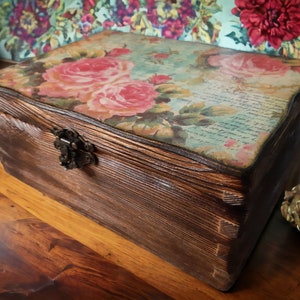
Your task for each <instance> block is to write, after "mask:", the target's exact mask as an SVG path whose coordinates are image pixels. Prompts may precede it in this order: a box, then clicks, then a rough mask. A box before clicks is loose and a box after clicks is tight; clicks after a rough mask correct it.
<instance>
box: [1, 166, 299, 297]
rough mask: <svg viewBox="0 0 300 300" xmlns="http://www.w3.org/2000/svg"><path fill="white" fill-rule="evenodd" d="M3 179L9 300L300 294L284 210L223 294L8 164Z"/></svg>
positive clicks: (4, 293) (4, 275) (294, 243)
mask: <svg viewBox="0 0 300 300" xmlns="http://www.w3.org/2000/svg"><path fill="white" fill-rule="evenodd" d="M0 179H1V185H0V193H1V194H0V248H1V252H0V253H1V256H0V264H1V270H2V272H1V273H0V290H1V292H0V299H1V300H8V299H16V300H17V299H18V300H19V299H30V300H33V299H45V300H47V299H49V300H50V299H51V300H52V299H58V300H60V299H65V300H67V299H68V300H69V299H72V300H76V299H83V298H84V299H87V300H88V299H98V298H99V299H100V298H101V299H103V300H107V299H124V297H125V296H129V297H131V298H129V299H168V297H171V298H172V299H178V300H179V299H180V300H195V299H203V300H206V299H220V300H222V299H223V300H231V299H232V300H239V299H243V300H248V299H249V300H252V299H290V300H296V299H299V297H300V284H299V276H298V274H299V272H300V256H299V255H298V252H299V251H298V249H299V247H300V239H299V232H297V231H296V230H295V229H294V228H292V227H291V226H290V225H289V224H288V223H286V222H285V221H284V220H283V218H282V217H281V216H280V209H279V207H277V208H276V211H275V214H274V215H273V216H272V219H271V222H270V223H269V224H268V226H267V228H266V230H265V232H264V234H263V236H262V238H261V240H260V242H259V244H258V246H257V248H256V249H255V251H254V253H253V255H252V257H251V259H250V261H249V263H248V265H247V266H246V268H245V270H244V272H243V274H242V276H241V278H240V279H239V280H238V282H237V283H236V285H235V286H234V288H233V289H232V290H231V291H230V292H228V293H222V292H218V291H216V290H215V289H213V288H211V287H209V286H207V285H206V284H204V283H203V282H201V281H199V280H197V279H195V278H193V277H191V276H189V275H188V274H185V273H183V272H181V271H180V270H178V269H176V268H175V267H174V266H172V265H170V264H168V263H166V262H164V261H162V260H160V259H159V258H158V257H156V256H154V255H152V254H151V253H149V252H147V251H145V250H143V249H141V248H139V247H138V246H136V245H134V244H131V243H130V242H128V240H125V239H123V238H122V237H120V236H118V235H116V234H114V233H112V232H110V231H109V230H107V229H105V228H103V227H102V226H100V225H97V224H96V223H94V222H92V221H91V220H90V219H88V218H85V217H83V216H81V215H79V214H77V213H76V212H74V211H73V210H70V209H69V208H68V207H66V206H64V205H61V204H59V203H58V202H57V201H54V200H52V199H50V198H48V197H46V196H44V195H42V194H41V193H40V192H38V191H36V190H34V189H33V188H31V187H29V186H27V185H25V184H24V183H22V182H20V181H18V180H17V179H16V178H14V177H12V176H10V175H8V174H7V173H5V172H4V170H3V169H2V167H1V166H0ZM4 195H6V196H4ZM24 208H25V209H26V210H24ZM28 211H30V213H29V212H28ZM36 217H38V218H36ZM41 220H42V221H41ZM49 224H51V225H52V226H53V227H54V228H56V229H59V231H58V230H55V229H54V228H53V227H52V226H50V225H49ZM63 233H65V234H67V235H65V234H63ZM79 242H81V243H82V244H81V243H79ZM83 244H84V245H85V246H83ZM91 249H93V250H91ZM135 258H136V259H135ZM117 265H119V267H117ZM3 270H6V272H4V271H3ZM126 270H127V271H126ZM49 282H50V284H49V285H44V283H49ZM133 286H134V289H132V287H133ZM124 290H125V291H124ZM158 291H160V292H161V293H159V292H158ZM22 295H23V296H22ZM125 299H126V298H125Z"/></svg>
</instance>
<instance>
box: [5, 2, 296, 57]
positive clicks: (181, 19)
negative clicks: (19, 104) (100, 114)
mask: <svg viewBox="0 0 300 300" xmlns="http://www.w3.org/2000/svg"><path fill="white" fill-rule="evenodd" d="M104 29H112V30H119V31H125V32H135V33H141V34H145V35H149V36H156V37H164V38H169V39H178V40H186V41H198V42H204V43H208V44H217V45H220V46H222V47H228V48H233V49H239V50H245V51H257V52H262V53H268V54H274V55H281V56H286V57H293V58H300V52H299V50H300V1H299V0H268V1H266V0H251V1H250V0H235V1H234V0H165V1H159V0H82V1H80V0H0V58H5V59H12V60H16V61H20V60H23V59H26V58H28V57H32V56H35V55H37V54H41V53H44V52H48V51H50V50H52V49H54V48H57V47H60V46H62V45H65V44H68V43H70V42H73V41H76V40H79V39H82V38H83V37H85V36H88V35H91V34H94V33H96V32H99V31H102V30H104Z"/></svg>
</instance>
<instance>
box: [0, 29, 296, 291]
mask: <svg viewBox="0 0 300 300" xmlns="http://www.w3.org/2000/svg"><path fill="white" fill-rule="evenodd" d="M299 65H300V63H298V62H297V61H292V60H282V59H281V58H276V57H269V56H266V55H259V54H253V53H243V52H235V51H233V50H228V49H222V48H216V47H213V46H208V45H201V44H195V43H188V42H179V41H170V40H169V41H166V40H163V39H157V38H151V37H144V36H137V35H134V34H123V33H117V32H109V31H108V32H103V33H100V34H97V35H95V36H93V37H90V38H88V39H86V40H83V41H80V42H78V43H74V44H71V45H68V46H66V47H63V48H60V49H57V50H54V51H52V52H50V53H49V54H46V55H44V56H42V57H38V58H36V59H33V60H30V61H27V62H25V63H22V64H18V65H15V66H12V67H9V68H6V69H3V70H1V73H0V85H1V86H2V87H1V92H0V141H1V142H0V158H1V162H2V163H3V165H4V167H5V169H6V170H7V171H8V172H9V173H11V174H13V175H14V176H16V177H18V178H20V179H21V180H23V181H24V182H26V183H28V184H30V185H32V186H33V187H35V188H37V189H39V190H40V191H42V192H44V193H46V194H48V195H50V196H51V197H53V198H54V199H57V200H58V201H60V202H62V203H64V204H65V205H68V206H70V207H72V208H73V209H74V210H76V211H79V212H81V213H82V214H84V215H86V216H88V217H89V218H91V219H92V220H94V221H95V222H98V223H100V224H103V225H104V226H106V227H108V228H110V229H111V230H113V231H115V232H117V233H119V234H120V235H122V236H123V237H126V238H128V239H129V240H131V241H133V242H135V243H137V244H138V245H140V246H142V247H144V248H146V249H148V250H149V251H151V252H153V253H155V254H156V255H158V256H160V257H161V258H163V259H165V260H167V261H168V262H170V263H172V264H174V265H176V266H178V267H179V268H181V269H182V270H184V271H186V272H188V273H189V274H191V275H193V276H196V277H198V278H200V279H202V280H204V281H205V282H207V283H209V284H211V285H212V286H214V287H216V288H218V289H221V290H227V289H229V288H230V287H231V286H232V284H233V283H234V282H235V281H236V279H237V277H238V275H239V273H240V272H241V270H242V268H243V266H244V265H245V263H246V261H247V259H248V257H249V255H250V253H251V251H252V250H253V248H254V246H255V243H256V241H257V239H258V237H259V235H260V233H261V231H262V230H263V227H264V225H265V224H266V222H267V220H268V217H269V215H270V213H271V212H272V209H273V208H274V205H275V204H276V202H277V201H278V199H279V196H280V195H281V194H282V192H283V190H284V189H285V188H286V184H287V181H288V178H289V174H290V173H291V172H294V171H295V170H296V168H298V166H299V149H300V145H299V143H300V142H299V134H300V124H299V123H300V122H299V118H300V101H299V96H297V92H298V89H299V82H300V73H299ZM77 134H78V135H77ZM297 151H298V154H297ZM41 205H42V204H41Z"/></svg>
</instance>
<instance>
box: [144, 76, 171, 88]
mask: <svg viewBox="0 0 300 300" xmlns="http://www.w3.org/2000/svg"><path fill="white" fill-rule="evenodd" d="M170 80H172V77H170V76H169V75H163V74H162V75H153V76H151V77H150V79H149V82H150V83H152V84H154V85H158V84H162V83H166V82H168V81H170Z"/></svg>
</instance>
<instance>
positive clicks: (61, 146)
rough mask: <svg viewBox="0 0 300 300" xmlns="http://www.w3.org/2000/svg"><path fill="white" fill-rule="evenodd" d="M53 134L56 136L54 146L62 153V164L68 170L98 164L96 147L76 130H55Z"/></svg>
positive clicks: (60, 158) (60, 157)
mask: <svg viewBox="0 0 300 300" xmlns="http://www.w3.org/2000/svg"><path fill="white" fill-rule="evenodd" d="M52 133H53V134H54V135H55V136H56V140H55V141H54V146H55V148H56V149H58V150H60V152H61V155H60V156H59V161H60V164H61V165H62V166H63V167H65V168H66V169H67V170H70V169H74V168H82V167H83V166H86V165H90V164H95V163H96V162H97V157H96V156H95V154H94V153H93V152H94V151H95V146H94V145H93V144H91V143H90V142H87V141H85V140H84V139H83V137H81V136H80V135H79V134H78V133H77V132H76V131H75V130H73V129H57V128H54V129H53V130H52Z"/></svg>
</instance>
